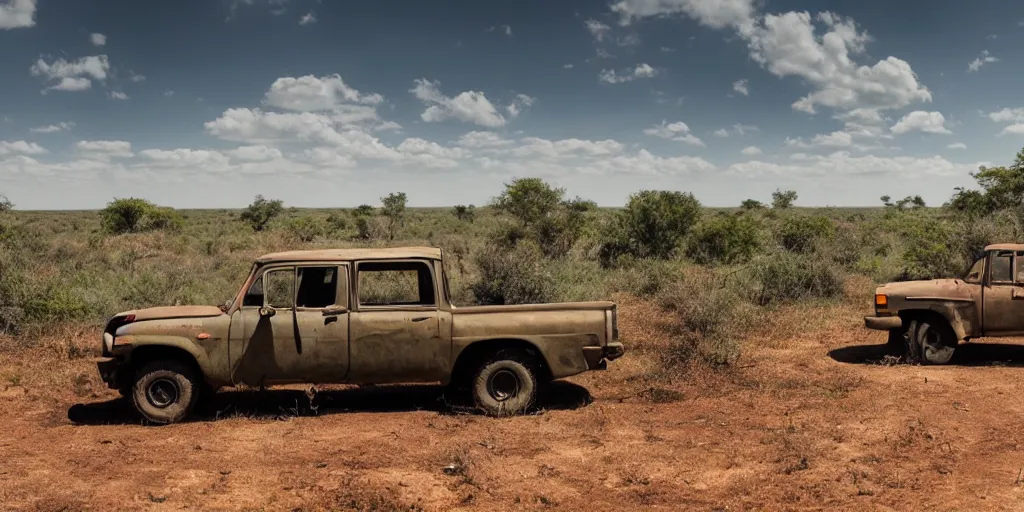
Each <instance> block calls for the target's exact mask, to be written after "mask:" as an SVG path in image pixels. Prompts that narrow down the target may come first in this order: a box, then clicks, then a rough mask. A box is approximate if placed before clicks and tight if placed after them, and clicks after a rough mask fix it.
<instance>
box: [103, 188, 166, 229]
mask: <svg viewBox="0 0 1024 512" xmlns="http://www.w3.org/2000/svg"><path fill="white" fill-rule="evenodd" d="M183 222H184V220H183V219H182V217H181V214H179V213H178V212H176V211H174V209H173V208H163V207H159V206H156V205H155V204H153V203H151V202H149V201H146V200H145V199H138V198H134V197H130V198H127V199H114V200H113V201H111V202H110V203H107V206H106V208H104V209H103V210H100V225H101V226H102V227H103V230H104V231H106V232H107V233H111V234H115V235H117V234H124V233H138V232H142V231H149V230H154V229H180V228H181V226H182V224H183Z"/></svg>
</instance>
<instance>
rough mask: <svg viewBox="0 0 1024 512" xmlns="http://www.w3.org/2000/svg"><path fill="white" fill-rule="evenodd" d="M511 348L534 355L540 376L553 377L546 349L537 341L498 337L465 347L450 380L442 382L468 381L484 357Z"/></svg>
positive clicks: (456, 361)
mask: <svg viewBox="0 0 1024 512" xmlns="http://www.w3.org/2000/svg"><path fill="white" fill-rule="evenodd" d="M509 349H511V350H521V351H523V352H526V353H527V354H529V355H530V356H532V357H534V358H535V360H536V361H537V364H538V365H539V368H537V371H538V372H539V374H538V375H537V376H538V378H544V379H548V380H549V379H551V367H550V365H549V364H548V361H547V359H546V357H545V355H544V351H543V350H541V349H540V347H538V346H537V345H536V344H535V343H533V342H530V341H528V340H524V339H521V338H496V339H487V340H479V341H474V342H473V343H470V344H469V345H467V346H466V347H465V348H463V349H462V350H461V351H460V352H459V355H458V356H457V357H456V359H455V364H453V365H452V371H451V373H450V374H449V379H448V381H446V382H442V384H448V383H451V382H455V383H459V382H466V379H467V378H468V376H469V375H470V373H471V372H472V371H473V370H474V369H476V367H477V365H479V364H481V363H483V361H484V359H486V358H487V357H490V356H491V355H492V354H494V353H496V352H498V351H500V350H509Z"/></svg>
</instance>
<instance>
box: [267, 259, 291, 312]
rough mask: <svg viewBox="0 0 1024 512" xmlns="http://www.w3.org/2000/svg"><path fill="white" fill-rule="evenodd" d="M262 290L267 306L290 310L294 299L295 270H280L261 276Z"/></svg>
mask: <svg viewBox="0 0 1024 512" xmlns="http://www.w3.org/2000/svg"><path fill="white" fill-rule="evenodd" d="M263 288H264V290H265V291H264V294H265V295H266V304H267V306H270V307H272V308H278V309H291V308H292V307H294V299H295V269H293V268H282V269H276V270H271V271H269V272H267V273H266V274H263Z"/></svg>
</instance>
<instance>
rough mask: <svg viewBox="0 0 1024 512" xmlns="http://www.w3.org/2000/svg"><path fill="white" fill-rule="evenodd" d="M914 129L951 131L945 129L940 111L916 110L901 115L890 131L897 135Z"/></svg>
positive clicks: (943, 118)
mask: <svg viewBox="0 0 1024 512" xmlns="http://www.w3.org/2000/svg"><path fill="white" fill-rule="evenodd" d="M915 131H917V132H925V133H941V134H945V135H949V134H951V133H953V132H950V131H949V130H948V129H946V118H945V116H943V115H942V113H941V112H924V111H922V110H918V111H915V112H911V113H909V114H907V115H905V116H903V118H902V119H900V120H899V121H897V122H896V124H894V125H893V126H892V132H893V133H895V134H898V135H902V134H904V133H909V132H915Z"/></svg>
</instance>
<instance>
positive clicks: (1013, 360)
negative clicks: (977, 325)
mask: <svg viewBox="0 0 1024 512" xmlns="http://www.w3.org/2000/svg"><path fill="white" fill-rule="evenodd" d="M828 355H829V357H831V358H832V359H834V360H835V361H838V362H840V363H848V364H870V365H877V364H883V365H884V364H893V363H894V362H896V359H897V358H899V357H900V355H901V354H899V353H898V351H895V350H893V349H891V348H890V347H889V346H888V345H887V344H884V343H883V344H880V345H852V346H849V347H842V348H837V349H835V350H831V351H829V353H828ZM949 365H953V366H1014V367H1016V366H1024V345H1015V344H1008V343H977V342H973V343H961V344H960V345H959V346H958V347H957V349H956V352H954V353H953V359H952V360H950V362H949V363H948V364H947V366H949Z"/></svg>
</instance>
